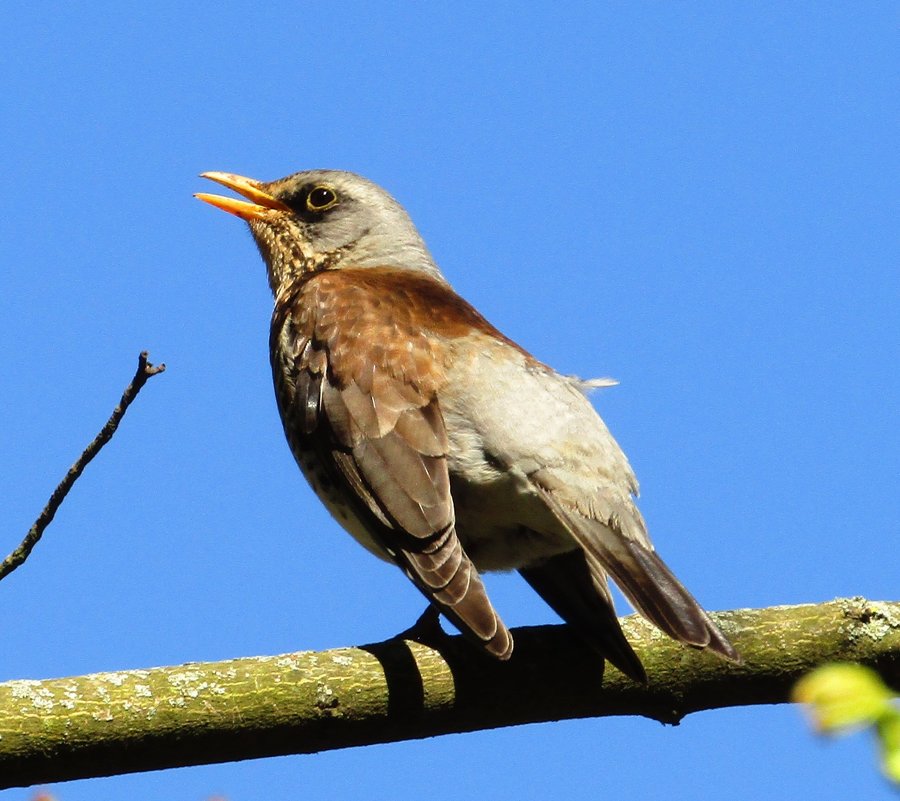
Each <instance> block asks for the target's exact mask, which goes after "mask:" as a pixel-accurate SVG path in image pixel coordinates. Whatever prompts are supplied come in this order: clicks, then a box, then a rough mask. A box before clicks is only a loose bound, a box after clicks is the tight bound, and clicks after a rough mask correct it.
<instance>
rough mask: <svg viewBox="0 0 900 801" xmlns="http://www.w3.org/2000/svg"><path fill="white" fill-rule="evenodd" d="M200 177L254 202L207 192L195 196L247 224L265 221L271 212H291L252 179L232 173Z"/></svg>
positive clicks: (218, 173)
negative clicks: (254, 221)
mask: <svg viewBox="0 0 900 801" xmlns="http://www.w3.org/2000/svg"><path fill="white" fill-rule="evenodd" d="M200 177H201V178H209V180H210V181H215V182H216V183H217V184H222V186H227V187H228V188H229V189H232V190H234V191H235V192H237V193H238V194H239V195H243V196H244V197H245V198H247V199H248V200H252V201H253V202H252V203H246V202H245V201H243V200H236V199H235V198H231V197H224V196H223V195H209V194H207V193H206V192H197V194H195V195H194V197H195V198H198V199H199V200H202V201H204V202H205V203H209V204H210V205H211V206H215V207H216V208H217V209H222V211H227V212H228V213H229V214H234V215H235V216H236V217H240V218H241V219H242V220H246V221H247V222H250V221H251V220H261V219H264V218H265V217H266V216H268V214H269V212H270V211H290V208H288V207H287V206H285V205H284V203H282V202H281V201H280V200H276V199H275V198H274V197H272V196H271V195H270V194H269V193H268V192H266V191H265V190H264V189H263V188H262V184H261V183H260V182H259V181H254V180H253V179H252V178H245V177H244V176H243V175H234V174H233V173H230V172H204V173H201V174H200Z"/></svg>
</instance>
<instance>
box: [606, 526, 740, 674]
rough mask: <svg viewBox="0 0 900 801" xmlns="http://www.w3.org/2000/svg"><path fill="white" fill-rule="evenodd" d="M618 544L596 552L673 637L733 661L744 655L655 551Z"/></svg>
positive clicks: (650, 616) (620, 541) (636, 602)
mask: <svg viewBox="0 0 900 801" xmlns="http://www.w3.org/2000/svg"><path fill="white" fill-rule="evenodd" d="M617 540H618V541H617V542H616V543H615V546H614V547H612V548H609V549H606V548H604V549H602V551H600V552H598V553H596V554H592V559H596V560H597V561H598V562H600V564H602V566H603V567H604V568H606V569H607V570H608V571H609V573H610V574H611V575H612V577H613V578H614V579H615V581H616V583H617V584H618V585H619V586H620V587H621V588H622V591H623V592H624V593H625V595H626V596H628V599H629V600H630V601H631V602H632V603H633V604H634V606H635V608H637V610H638V611H639V612H641V614H643V615H644V616H645V617H646V618H647V619H648V620H650V621H651V622H652V623H654V624H655V625H656V626H658V627H659V628H660V629H661V630H662V631H664V632H665V633H666V634H668V635H669V636H670V637H673V638H674V639H676V640H678V641H679V642H683V643H684V644H685V645H691V646H693V647H695V648H708V649H709V650H710V651H713V652H714V653H717V654H718V655H719V656H721V657H723V658H724V659H727V660H729V661H731V662H740V661H741V657H740V654H738V652H737V651H736V650H735V648H734V646H733V645H732V644H731V643H730V642H728V639H727V638H726V637H725V635H724V634H722V632H721V631H720V630H719V628H718V627H717V626H716V624H715V623H713V621H712V619H711V618H710V617H709V615H707V614H706V612H705V611H703V609H702V607H701V606H700V604H698V603H697V601H696V600H695V599H694V596H692V595H691V594H690V593H689V592H688V591H687V589H685V587H684V585H682V583H681V582H680V581H678V579H677V578H675V575H674V574H673V573H672V571H671V570H669V568H668V567H667V566H666V564H665V563H664V562H663V561H662V559H660V558H659V556H658V555H657V553H656V552H655V551H652V550H650V549H649V548H646V547H645V546H643V545H641V544H640V543H637V542H633V541H630V540H625V539H624V538H617Z"/></svg>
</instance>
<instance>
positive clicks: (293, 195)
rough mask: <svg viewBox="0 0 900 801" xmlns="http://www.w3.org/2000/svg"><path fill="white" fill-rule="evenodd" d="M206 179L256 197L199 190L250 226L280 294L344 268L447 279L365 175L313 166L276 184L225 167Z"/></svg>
mask: <svg viewBox="0 0 900 801" xmlns="http://www.w3.org/2000/svg"><path fill="white" fill-rule="evenodd" d="M203 177H206V178H210V179H211V180H213V181H216V182H217V183H220V184H222V185H224V186H227V187H229V188H230V189H233V190H234V191H236V192H238V193H240V194H242V195H243V196H244V197H247V198H248V199H250V200H252V201H254V202H253V203H252V204H248V203H243V202H241V201H236V200H233V199H231V198H222V197H220V196H218V195H206V194H202V195H198V197H200V198H201V199H202V200H206V201H207V202H209V203H212V204H213V205H216V206H218V207H219V208H222V209H224V210H225V211H230V212H231V213H232V214H236V215H237V216H239V217H242V218H243V219H245V220H246V221H247V222H248V223H249V225H250V231H251V232H252V234H253V238H254V239H255V240H256V244H257V246H258V247H259V251H260V253H261V254H262V257H263V259H264V260H265V262H266V264H267V266H268V269H269V283H270V285H271V287H272V291H273V292H275V293H276V294H277V292H278V289H279V287H283V286H286V285H288V284H290V283H293V281H294V280H296V279H297V278H299V277H301V276H302V275H304V274H306V273H308V272H311V271H319V270H325V269H340V268H341V267H344V266H353V267H391V268H398V269H404V270H414V271H418V272H424V273H426V274H428V275H429V276H431V277H432V278H435V279H437V280H439V281H442V282H444V278H443V276H442V275H441V273H440V270H438V268H437V265H436V264H435V263H434V260H433V259H432V257H431V254H430V253H429V252H428V248H427V247H426V246H425V242H424V241H423V240H422V237H421V236H420V235H419V232H418V231H417V230H416V227H415V225H413V222H412V220H410V218H409V215H408V214H407V213H406V210H405V209H404V208H403V207H402V206H401V205H400V204H399V203H398V202H397V201H396V200H394V198H393V197H391V195H390V194H388V192H386V191H385V190H384V189H382V188H381V187H380V186H378V185H377V184H374V183H372V181H369V180H367V179H366V178H363V177H362V176H359V175H356V174H355V173H352V172H343V171H341V170H307V171H304V172H298V173H295V174H293V175H289V176H287V177H286V178H280V179H278V180H277V181H270V182H262V181H255V180H253V179H250V178H244V177H243V176H239V175H233V174H231V173H219V172H211V173H204V174H203Z"/></svg>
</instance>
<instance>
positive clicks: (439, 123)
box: [0, 0, 900, 801]
mask: <svg viewBox="0 0 900 801" xmlns="http://www.w3.org/2000/svg"><path fill="white" fill-rule="evenodd" d="M897 68H898V56H897V38H896V14H895V9H893V8H892V7H891V6H890V5H889V4H876V3H828V4H824V3H823V4H818V3H807V4H801V3H796V4H795V3H788V4H782V3H754V4H749V3H748V4H737V3H727V2H726V3H721V2H719V3H690V4H688V3H679V4H669V3H598V4H588V3H584V4H578V3H560V4H554V5H553V7H552V10H551V9H550V8H548V9H545V10H527V9H525V8H524V7H522V6H520V5H519V4H511V3H499V4H493V5H491V6H490V7H489V8H488V7H485V5H484V4H481V3H478V4H475V3H456V4H453V6H452V8H451V7H450V6H449V5H447V6H446V8H436V7H435V6H429V5H426V4H375V3H358V2H356V3H355V2H348V3H330V4H325V3H316V4H306V3H302V4H301V3H298V4H290V5H288V4H269V5H263V6H258V5H257V6H251V5H249V4H243V3H242V4H237V3H229V2H224V3H223V2H216V3H210V2H206V1H205V0H199V2H195V3H192V4H180V3H179V4H176V3H154V4H147V5H145V6H137V7H130V6H128V5H122V4H112V3H104V2H98V3H94V4H92V5H90V6H89V7H88V8H86V7H79V6H77V5H72V6H64V5H63V4H53V3H43V2H34V3H30V4H27V6H26V5H23V4H16V5H11V6H9V7H8V8H7V9H6V10H5V12H4V23H3V25H2V27H0V94H2V97H3V98H4V102H3V105H4V108H5V113H4V114H3V115H2V117H0V136H2V140H0V141H2V143H3V147H2V148H0V181H2V183H3V194H4V198H5V202H4V214H3V215H2V217H0V245H2V257H3V269H2V272H0V303H2V314H0V359H2V363H3V371H2V374H0V393H2V397H3V406H4V409H5V419H6V425H4V426H2V428H0V451H2V453H3V471H2V478H0V494H2V497H3V499H4V502H3V504H0V522H2V525H0V530H2V532H3V534H2V543H5V544H2V543H0V549H2V550H3V551H4V552H6V551H8V550H11V549H12V547H13V546H14V545H15V544H16V543H17V542H18V540H19V538H20V536H21V535H22V534H23V533H24V532H25V531H26V530H27V528H28V526H29V525H30V524H31V522H32V520H33V519H34V517H35V516H36V514H37V512H38V511H39V510H40V508H41V506H42V505H43V504H44V502H45V500H46V497H47V495H48V493H49V491H50V490H51V489H52V487H53V486H54V485H55V484H56V482H57V481H58V480H59V478H60V477H61V476H62V474H63V473H64V472H65V470H66V469H67V467H68V466H69V464H70V463H71V462H72V461H73V459H74V458H75V456H77V454H78V453H79V452H80V451H81V449H82V448H83V447H84V445H85V444H86V443H87V442H88V441H89V440H90V439H91V437H93V436H94V434H95V432H96V430H97V429H98V428H99V426H100V425H101V424H102V422H103V421H104V420H105V419H106V416H107V415H108V413H109V411H110V410H111V408H112V406H113V405H114V403H115V401H116V399H117V398H118V395H119V393H120V392H121V390H122V388H123V386H124V385H125V383H126V382H127V380H128V379H129V377H130V376H131V374H132V371H133V369H134V364H135V360H136V356H137V353H138V352H139V351H140V350H142V349H144V348H147V349H149V350H150V353H151V359H153V360H154V361H165V362H167V363H168V365H169V371H168V372H167V373H166V374H165V375H164V376H161V377H159V378H155V379H153V381H152V382H151V383H150V384H149V385H148V386H147V387H146V389H145V390H144V393H143V394H142V395H141V397H140V398H139V400H138V401H137V403H136V405H135V407H134V408H133V409H132V410H131V412H130V413H129V416H128V418H127V419H126V421H125V423H124V424H123V427H122V428H121V430H120V432H119V434H118V435H117V437H116V438H115V440H114V441H113V442H112V444H111V445H110V446H109V447H108V448H107V449H106V450H105V451H104V452H103V453H102V454H101V456H100V457H99V459H98V460H97V461H96V462H95V463H94V464H92V465H91V466H90V468H89V469H88V471H87V473H86V474H85V476H84V477H83V479H82V481H81V482H80V483H79V484H78V485H77V486H76V488H75V490H74V491H73V493H72V494H71V495H70V497H69V499H68V500H67V502H66V504H65V505H64V506H63V508H62V510H61V512H60V513H59V515H58V516H57V519H56V521H55V522H54V523H53V525H52V526H51V528H50V529H49V530H48V532H47V535H46V537H45V540H44V541H43V542H42V543H41V544H40V545H39V546H38V549H37V550H36V551H35V553H34V554H33V556H32V558H31V560H30V561H29V563H28V564H27V565H26V566H25V567H24V568H22V569H20V570H19V571H18V572H17V573H16V574H14V575H13V576H11V577H10V578H8V579H7V580H5V581H4V582H3V583H2V584H0V630H2V631H3V640H4V644H5V647H4V649H3V655H2V658H0V679H4V680H5V679H12V678H40V677H50V676H62V675H72V674H80V673H86V672H93V671H98V670H107V669H118V668H132V667H134V668H136V667H147V666H150V665H160V664H177V663H180V662H185V661H190V660H213V659H225V658H229V657H235V656H241V655H253V654H273V653H280V652H284V651H290V650H300V649H311V648H325V647H330V646H339V645H352V644H359V643H366V642H372V641H377V640H380V639H383V638H385V637H388V636H390V635H392V634H394V633H396V632H397V631H399V630H401V629H403V628H405V627H406V626H407V625H409V624H410V623H411V622H412V621H413V620H414V619H415V617H416V616H417V615H418V614H419V612H420V611H421V606H422V604H421V601H420V598H419V596H418V594H417V593H416V592H415V590H413V589H412V588H411V587H410V586H408V585H407V582H406V581H405V580H404V579H403V578H402V577H401V576H400V575H399V574H398V573H397V572H396V571H394V570H392V569H391V568H389V567H388V566H385V565H382V564H379V563H378V562H377V561H376V560H374V559H372V558H371V557H370V556H369V555H368V554H366V553H365V552H364V551H363V550H362V549H361V548H359V547H358V546H357V545H356V544H355V543H354V542H353V541H352V540H351V539H350V538H349V537H348V536H346V535H345V534H344V533H343V532H342V531H340V530H339V529H338V527H337V526H336V524H334V523H333V522H331V520H330V519H329V518H328V516H327V514H326V513H325V512H324V511H323V510H322V509H321V508H320V507H319V506H318V504H317V503H316V502H315V500H314V498H313V497H312V495H311V493H310V492H309V491H308V489H307V488H306V486H305V485H304V483H303V481H302V478H301V477H300V475H299V473H298V471H297V470H296V468H295V467H294V465H293V462H292V459H291V456H290V453H289V452H288V449H287V447H286V446H285V444H284V443H283V441H282V433H281V430H280V423H279V421H278V418H277V414H276V411H275V408H274V401H273V397H272V390H271V379H270V374H269V366H268V357H267V333H268V317H269V310H270V303H271V301H270V298H269V295H268V289H267V287H266V282H265V279H264V271H263V267H262V264H261V262H260V261H259V258H258V256H257V254H256V252H255V249H254V246H253V244H252V242H251V240H250V238H249V235H248V234H247V232H246V230H244V227H243V226H242V224H241V223H239V222H238V221H236V220H235V219H234V218H231V217H228V216H226V215H223V214H221V213H218V212H215V211H214V210H213V209H210V208H209V207H208V206H204V205H203V204H201V203H199V202H197V201H195V200H193V199H192V197H191V194H192V193H193V192H195V191H201V190H209V189H210V186H208V185H204V184H205V182H203V181H201V180H200V179H199V178H197V177H196V176H197V173H199V172H201V171H204V170H225V171H234V172H239V173H243V174H246V175H250V176H254V177H258V178H261V179H272V178H276V177H280V176H282V175H285V174H287V173H290V172H294V171H296V170H299V169H306V168H312V167H329V168H343V169H351V170H355V171H357V172H360V173H363V174H365V175H366V176H368V177H370V178H372V179H374V180H375V181H377V182H379V183H381V184H382V185H384V186H385V187H387V188H388V189H389V190H390V191H391V192H392V193H394V194H395V195H396V196H397V198H398V199H399V200H400V201H401V202H402V203H403V204H404V205H405V206H406V207H407V209H408V210H409V211H410V213H411V215H412V216H413V219H414V220H415V221H416V223H417V224H418V226H419V228H420V230H421V231H422V233H423V235H424V236H425V238H426V240H427V242H428V243H429V246H430V247H431V250H432V252H433V253H434V255H435V257H436V259H437V261H438V263H439V264H440V265H441V267H442V269H443V270H444V272H445V274H446V275H447V276H448V278H449V279H450V281H451V282H452V283H453V284H454V285H455V287H456V288H457V289H458V290H459V291H460V292H461V293H462V294H463V295H464V296H465V297H467V298H468V299H469V300H471V301H472V302H473V303H475V305H476V306H478V307H479V309H480V310H481V311H482V312H483V313H484V314H485V315H486V316H487V317H488V318H489V319H490V320H491V321H492V322H494V323H495V324H496V325H498V326H499V327H500V328H501V329H502V330H503V331H504V332H505V333H507V334H508V335H510V336H512V337H513V338H514V339H516V340H517V341H519V342H520V343H521V344H522V345H523V346H525V347H527V348H528V349H529V350H531V351H532V352H533V353H535V355H537V356H538V357H539V358H541V359H542V360H544V361H547V362H549V363H551V364H553V365H554V366H555V367H557V368H558V369H560V370H561V371H564V372H568V373H579V374H582V375H585V376H595V375H611V376H615V377H616V378H618V379H619V380H620V381H621V386H619V387H617V388H615V389H611V390H606V391H604V392H602V393H598V394H597V396H596V398H595V402H596V404H597V406H598V408H599V409H600V410H601V412H602V414H603V415H604V417H605V419H606V420H607V422H608V424H609V425H610V427H611V429H612V430H613V432H614V433H615V435H616V436H617V438H618V439H619V441H620V442H621V444H622V445H623V447H624V448H625V450H626V452H627V453H628V454H629V457H630V458H631V461H632V464H633V465H634V467H635V469H636V471H637V473H638V476H639V478H640V479H641V482H642V491H643V495H642V502H641V507H642V509H643V511H644V513H645V516H646V517H647V519H648V522H649V525H650V529H651V532H652V534H653V536H654V539H655V541H656V543H657V545H658V547H659V549H660V551H661V552H662V553H663V555H664V556H665V557H666V559H667V561H668V562H669V563H670V564H671V565H672V567H673V568H674V569H675V570H676V572H677V573H678V574H679V576H681V577H682V578H683V580H684V581H685V583H686V584H687V585H688V586H689V587H690V588H691V589H692V590H693V592H694V593H695V594H696V595H697V596H698V597H699V598H700V599H701V600H702V602H703V603H704V604H705V605H707V606H708V607H709V608H712V609H721V608H735V607H747V606H767V605H772V604H791V603H801V602H815V601H823V600H828V599H831V598H834V597H836V596H846V595H864V596H867V597H870V598H874V599H891V598H893V599H896V598H897V587H898V579H900V568H898V562H897V558H896V537H897V521H898V519H900V514H898V512H900V508H898V496H897V475H898V467H900V465H898V452H900V448H898V446H900V442H898V435H897V423H896V410H897V399H898V370H897V364H898V355H900V354H898V336H897V330H898V325H897V303H898V279H897V264H898V256H900V247H898V246H900V241H898V234H897V225H896V222H897V218H898V202H897V191H896V186H897V183H898V156H897V144H896V143H897V135H898V113H897V96H896V88H897V84H896V75H897ZM489 590H490V592H491V595H492V597H493V599H494V601H495V603H496V605H497V606H498V607H499V609H500V611H501V613H502V614H503V616H504V619H505V620H506V621H507V622H508V623H509V624H510V625H524V624H531V623H539V622H551V621H553V620H554V617H553V615H552V613H551V612H549V610H548V609H547V608H546V607H545V606H544V605H543V603H542V602H541V601H540V599H538V598H537V597H536V596H535V595H534V594H533V593H532V592H531V591H530V590H529V589H528V587H527V586H525V584H524V582H522V581H521V580H519V579H518V578H516V577H513V576H499V577H492V578H491V579H490V581H489ZM873 763H874V756H873V754H872V751H871V747H870V743H868V742H867V741H866V739H865V738H863V737H856V738H854V739H851V740H847V741H841V742H839V743H823V742H821V741H819V740H815V739H814V738H812V737H811V736H810V735H809V733H808V731H807V729H806V726H805V723H804V721H803V720H802V718H801V716H800V715H799V713H798V711H797V710H795V709H792V708H790V707H770V708H769V707H763V708H755V709H739V710H725V711H715V712H709V713H705V714H701V715H696V716H693V717H690V718H688V719H687V720H686V721H685V722H684V723H683V724H682V725H681V726H680V727H678V728H665V727H662V726H660V725H658V724H656V723H653V722H650V721H646V720H642V719H623V720H610V719H607V720H589V721H578V722H565V723H556V724H546V725H537V726H529V727H521V728H516V729H507V730H503V731H495V732H486V733H477V734H466V735H460V736H453V737H446V738H440V739H434V740H428V741H422V742H413V743H400V744H393V745H389V746H378V747H372V748H365V749H355V750H347V751H342V752H335V753H330V754H321V755H317V756H304V757H287V758H280V759H272V760H261V761H255V762H245V763H240V764H231V765H220V766H213V767H204V768H193V769H184V770H174V771H163V772H158V773H151V774H143V775H135V776H127V777H118V778H111V779H102V780H93V781H81V782H75V783H70V784H66V785H60V786H57V787H54V788H53V791H54V792H55V793H56V794H57V795H58V797H59V798H60V799H61V801H82V800H84V801H87V799H96V798H116V797H118V798H140V799H175V798H178V799H205V798H207V797H208V796H210V795H212V794H214V793H220V794H222V795H225V796H227V797H228V798H229V799H230V801H251V799H258V798H263V797H272V798H277V797H295V796H299V795H301V794H302V795H303V796H304V797H309V798H356V797H360V796H363V795H365V796H367V797H371V798H388V797H390V798H392V799H400V801H403V800H404V799H413V798H422V797H425V796H427V797H429V798H443V797H446V796H448V795H449V794H450V789H449V788H450V787H451V786H453V787H457V788H462V790H463V792H471V793H472V794H473V795H474V796H475V797H480V796H487V795H490V797H492V798H497V799H513V798H515V799H528V798H543V797H551V796H552V797H563V798H570V799H582V798H584V799H588V798H591V799H593V798H597V797H598V796H600V795H601V794H602V795H603V796H605V797H610V798H620V797H623V798H624V797H632V798H641V799H655V798H667V799H668V798H673V797H675V798H678V797H683V798H690V799H697V800H699V799H719V798H721V797H723V795H726V794H727V796H728V797H729V798H730V799H732V800H733V801H739V800H740V799H754V800H756V799H759V798H760V797H768V798H774V797H784V798H788V797H805V798H819V799H844V798H849V797H856V798H868V799H877V798H888V797H893V796H891V795H890V794H889V792H888V790H887V789H886V787H885V786H884V785H883V784H882V782H881V780H880V779H879V778H878V776H877V774H876V772H875V769H874V764H873ZM451 776H452V778H451ZM436 777H437V778H436ZM451 782H452V785H451ZM30 795H31V791H26V790H9V791H5V792H0V798H2V800H3V801H7V799H9V800H10V801H13V800H14V799H26V798H29V797H30Z"/></svg>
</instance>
